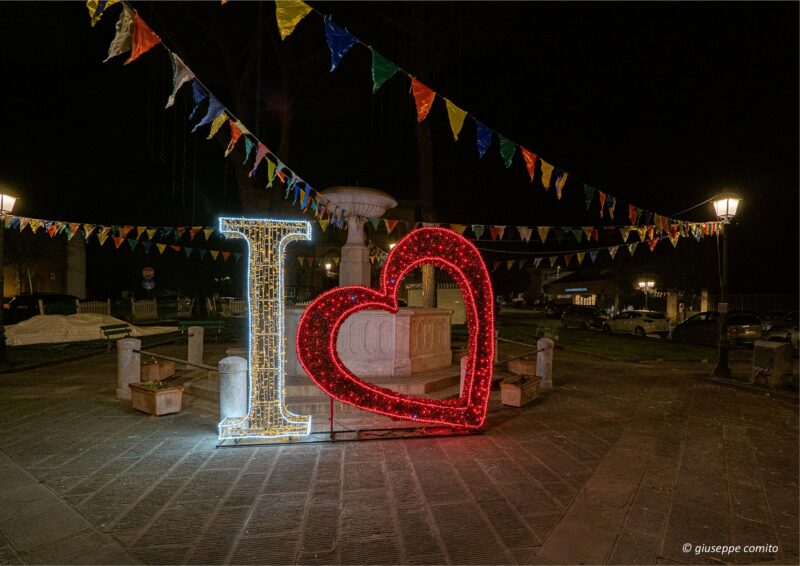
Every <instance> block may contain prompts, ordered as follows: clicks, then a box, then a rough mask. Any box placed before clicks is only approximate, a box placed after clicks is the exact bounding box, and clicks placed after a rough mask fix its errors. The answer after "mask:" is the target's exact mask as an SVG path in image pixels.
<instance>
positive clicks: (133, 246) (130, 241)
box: [128, 238, 139, 251]
mask: <svg viewBox="0 0 800 566" xmlns="http://www.w3.org/2000/svg"><path fill="white" fill-rule="evenodd" d="M128 245H129V246H130V247H131V251H133V250H135V249H136V246H138V245H139V240H134V239H131V238H128Z"/></svg>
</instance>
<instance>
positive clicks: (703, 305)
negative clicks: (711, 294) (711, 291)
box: [700, 289, 708, 312]
mask: <svg viewBox="0 0 800 566" xmlns="http://www.w3.org/2000/svg"><path fill="white" fill-rule="evenodd" d="M707 310H708V289H700V312H706V311H707Z"/></svg>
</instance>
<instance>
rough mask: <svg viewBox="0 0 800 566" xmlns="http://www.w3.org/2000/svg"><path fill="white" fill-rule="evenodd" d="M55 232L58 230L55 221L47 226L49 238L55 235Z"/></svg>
mask: <svg viewBox="0 0 800 566" xmlns="http://www.w3.org/2000/svg"><path fill="white" fill-rule="evenodd" d="M56 232H58V228H56V225H55V222H54V223H53V224H50V226H48V227H47V233H48V234H50V237H51V238H52V237H53V236H55V235H56Z"/></svg>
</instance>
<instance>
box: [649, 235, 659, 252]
mask: <svg viewBox="0 0 800 566" xmlns="http://www.w3.org/2000/svg"><path fill="white" fill-rule="evenodd" d="M658 240H659V239H658V238H651V239H649V240H647V247H649V248H650V251H651V252H652V251H653V250H654V249H655V247H656V244H657V243H658Z"/></svg>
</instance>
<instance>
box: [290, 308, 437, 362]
mask: <svg viewBox="0 0 800 566" xmlns="http://www.w3.org/2000/svg"><path fill="white" fill-rule="evenodd" d="M304 311H305V308H303V307H288V308H287V309H286V315H285V323H286V326H285V328H286V375H287V376H290V377H291V376H307V374H306V372H305V371H304V370H303V367H302V366H301V365H300V362H299V361H298V359H297V348H296V344H295V342H296V336H297V327H298V325H299V324H300V317H301V316H302V315H303V312H304ZM451 315H452V311H450V310H448V309H416V308H415V309H409V308H402V309H400V310H399V311H398V312H397V314H391V313H389V312H387V311H382V310H368V311H361V312H357V313H355V314H353V315H352V316H350V317H348V318H347V320H345V321H344V323H343V324H342V326H341V328H340V329H339V336H338V339H337V341H336V350H337V352H338V354H339V357H340V358H341V360H342V362H344V364H345V365H346V366H347V368H348V369H349V370H350V371H352V372H353V373H354V374H355V375H357V376H359V377H383V376H395V375H411V374H412V373H418V372H423V371H431V370H435V369H440V368H444V367H447V366H449V365H450V364H451V363H452V360H453V353H452V350H451V348H450V316H451Z"/></svg>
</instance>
